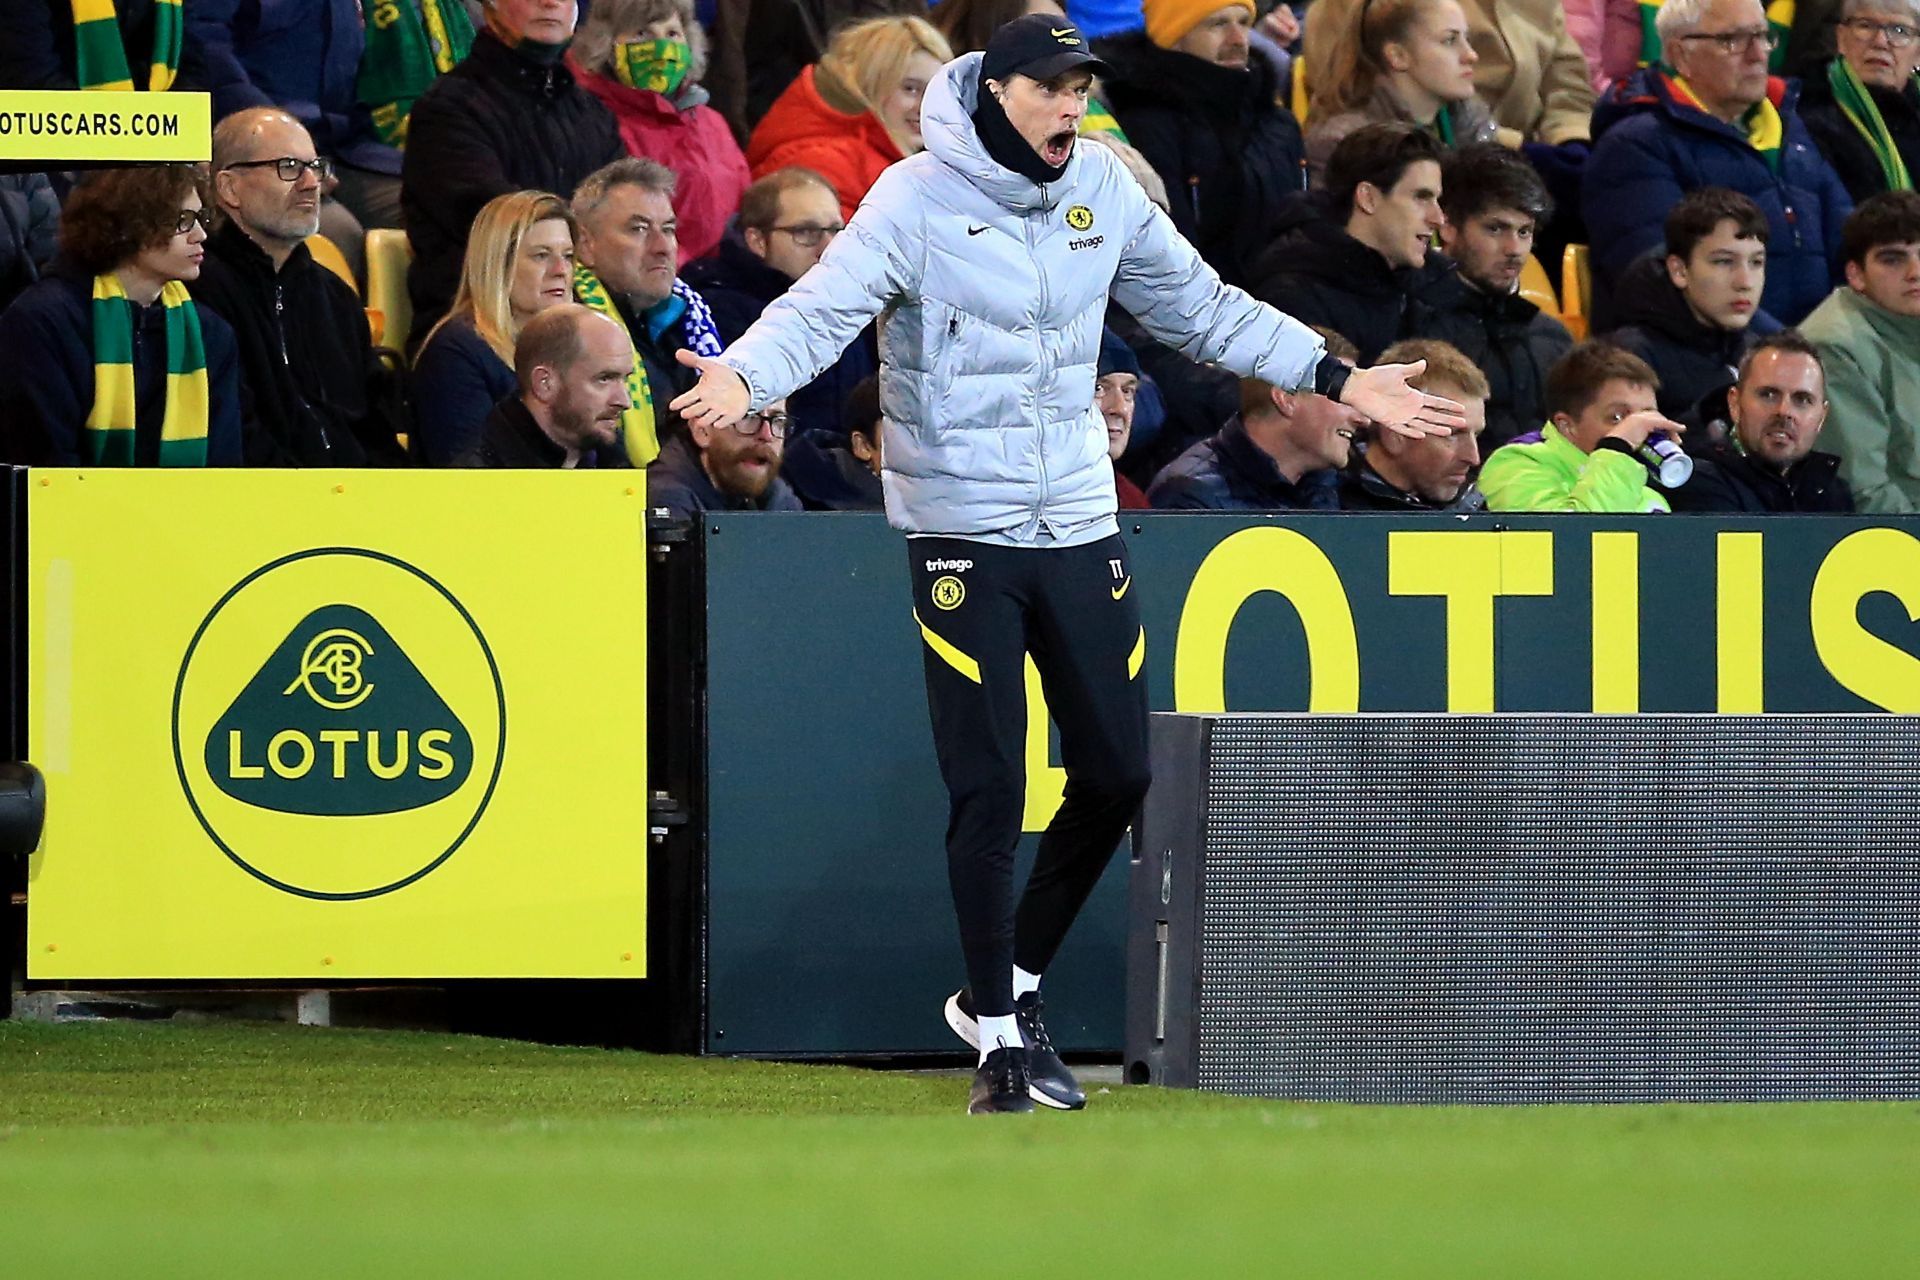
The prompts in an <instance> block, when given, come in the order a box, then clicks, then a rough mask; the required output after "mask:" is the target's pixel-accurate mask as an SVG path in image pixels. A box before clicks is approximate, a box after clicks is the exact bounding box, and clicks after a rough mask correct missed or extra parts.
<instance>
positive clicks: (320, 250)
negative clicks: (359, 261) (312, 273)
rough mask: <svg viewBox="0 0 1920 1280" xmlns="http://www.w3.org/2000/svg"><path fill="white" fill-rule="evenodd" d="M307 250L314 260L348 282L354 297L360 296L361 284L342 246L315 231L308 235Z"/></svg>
mask: <svg viewBox="0 0 1920 1280" xmlns="http://www.w3.org/2000/svg"><path fill="white" fill-rule="evenodd" d="M307 252H308V253H311V254H312V255H313V260H314V261H315V262H317V263H319V264H320V265H321V266H323V267H325V268H326V269H327V270H329V271H331V272H333V274H335V275H336V276H339V277H340V278H341V279H342V280H345V281H346V282H347V288H349V289H351V290H353V295H354V297H356V298H357V297H359V296H360V286H359V285H358V284H356V283H354V279H353V268H352V267H349V266H348V265H347V258H346V255H345V254H343V253H341V252H340V246H338V245H336V244H335V243H334V242H333V241H331V240H329V239H327V238H326V237H325V236H323V235H320V234H318V233H315V234H314V235H310V236H308V237H307Z"/></svg>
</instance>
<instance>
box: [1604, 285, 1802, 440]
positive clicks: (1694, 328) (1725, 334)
mask: <svg viewBox="0 0 1920 1280" xmlns="http://www.w3.org/2000/svg"><path fill="white" fill-rule="evenodd" d="M1614 300H1615V304H1616V312H1617V314H1618V317H1619V320H1620V325H1621V327H1620V328H1618V329H1615V330H1614V331H1613V332H1612V333H1609V334H1607V335H1606V337H1607V340H1608V341H1609V342H1612V343H1614V344H1616V345H1617V346H1621V347H1625V348H1626V349H1627V350H1628V351H1631V352H1633V354H1635V355H1637V356H1639V357H1640V358H1641V359H1642V360H1645V361H1646V362H1647V363H1648V364H1650V365H1652V366H1653V371H1654V372H1655V373H1657V374H1659V375H1660V394H1659V401H1658V402H1659V405H1660V412H1662V413H1664V414H1666V415H1667V416H1668V417H1669V418H1674V419H1677V420H1679V421H1681V422H1685V423H1687V424H1688V425H1692V424H1693V423H1694V422H1696V421H1697V420H1698V414H1697V410H1698V408H1699V406H1700V402H1701V401H1702V400H1704V399H1706V397H1708V396H1709V395H1711V394H1713V393H1714V392H1716V391H1721V390H1724V389H1725V388H1727V387H1730V386H1732V385H1733V382H1734V378H1735V377H1736V376H1737V375H1738V372H1739V365H1740V357H1741V356H1743V355H1745V354H1746V351H1747V344H1748V343H1749V342H1751V341H1753V339H1754V338H1756V337H1760V336H1761V335H1763V334H1769V333H1778V332H1779V331H1780V322H1779V321H1778V320H1775V319H1774V318H1773V317H1772V316H1770V315H1768V314H1767V313H1766V312H1764V311H1756V312H1754V314H1753V319H1752V320H1751V321H1750V322H1748V324H1747V327H1746V328H1745V329H1722V328H1720V327H1719V326H1717V325H1710V324H1704V323H1702V322H1701V321H1700V320H1699V319H1698V318H1696V317H1695V316H1694V314H1693V309H1692V308H1691V307H1689V306H1687V299H1686V295H1685V294H1683V293H1681V292H1680V290H1679V288H1678V287H1677V286H1676V285H1675V284H1674V283H1673V281H1672V280H1671V279H1669V278H1668V276H1667V261H1666V256H1665V255H1664V254H1660V253H1650V254H1647V255H1646V256H1644V257H1642V258H1641V259H1640V260H1639V261H1637V262H1635V263H1634V264H1633V265H1632V266H1631V267H1628V268H1627V273H1626V275H1625V276H1624V277H1622V278H1621V281H1620V288H1619V291H1618V292H1617V293H1616V294H1615V295H1614Z"/></svg>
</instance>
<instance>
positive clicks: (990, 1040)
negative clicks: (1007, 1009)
mask: <svg viewBox="0 0 1920 1280" xmlns="http://www.w3.org/2000/svg"><path fill="white" fill-rule="evenodd" d="M1022 1047H1024V1046H1023V1045H1022V1043H1021V1040H1020V1023H1019V1020H1018V1019H1016V1018H1015V1017H1014V1016H1013V1015H1012V1014H1010V1013H1009V1014H1007V1015H1005V1016H1004V1017H999V1018H981V1019H980V1061H981V1062H985V1061H986V1060H987V1055H988V1054H990V1053H992V1052H993V1051H994V1050H995V1049H1002V1048H1005V1049H1019V1048H1022Z"/></svg>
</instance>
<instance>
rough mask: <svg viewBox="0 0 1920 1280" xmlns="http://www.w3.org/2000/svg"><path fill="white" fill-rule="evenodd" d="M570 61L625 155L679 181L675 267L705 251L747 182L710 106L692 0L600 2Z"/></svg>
mask: <svg viewBox="0 0 1920 1280" xmlns="http://www.w3.org/2000/svg"><path fill="white" fill-rule="evenodd" d="M570 57H571V58H572V61H573V65H574V69H575V71H576V72H577V73H578V74H579V76H580V85H581V87H582V88H584V89H586V90H587V91H588V92H589V93H591V94H593V96H594V97H596V98H598V99H600V101H602V102H604V103H606V105H607V110H609V111H611V112H613V116H614V119H616V120H618V121H619V122H620V138H621V140H622V141H623V142H625V143H626V144H627V150H628V151H630V152H632V153H633V154H634V155H636V156H646V157H647V158H648V159H650V160H658V161H659V162H660V163H661V164H664V165H665V166H667V168H669V169H671V170H673V173H674V176H675V177H676V178H677V179H678V180H679V181H678V182H677V183H676V184H675V186H674V191H673V212H674V215H675V216H676V217H677V218H678V219H679V221H680V265H681V266H683V267H684V266H686V265H687V263H689V262H691V261H692V260H693V259H695V258H699V257H704V256H705V255H707V254H709V253H712V252H713V250H714V247H715V246H716V245H718V244H719V243H720V237H721V235H722V234H723V233H725V231H726V229H727V219H728V218H730V217H732V216H733V211H734V210H735V209H736V208H738V207H739V205H740V197H741V196H743V195H744V194H746V190H747V183H748V181H749V178H748V176H747V158H746V157H745V156H744V155H742V154H741V153H740V144H739V143H737V142H735V141H734V140H733V131H732V130H730V129H729V128H728V127H727V122H726V120H725V119H724V118H723V117H722V116H721V115H720V113H719V112H718V111H715V110H714V109H713V108H712V107H711V106H708V105H707V91H706V88H705V87H704V86H703V85H702V84H701V79H702V77H704V76H705V75H706V71H707V38H706V33H705V32H704V31H702V30H701V28H700V24H699V23H697V22H695V21H694V20H693V0H599V2H598V3H596V4H595V5H594V6H593V7H592V8H591V9H590V10H589V11H588V12H587V16H586V17H585V18H584V19H583V20H582V21H581V23H580V35H579V36H578V38H576V39H575V40H574V42H573V51H572V53H571V55H570Z"/></svg>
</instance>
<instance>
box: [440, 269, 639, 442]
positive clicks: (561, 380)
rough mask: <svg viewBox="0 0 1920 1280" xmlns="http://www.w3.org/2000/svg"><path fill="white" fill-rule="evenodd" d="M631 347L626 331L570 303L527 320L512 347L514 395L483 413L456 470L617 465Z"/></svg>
mask: <svg viewBox="0 0 1920 1280" xmlns="http://www.w3.org/2000/svg"><path fill="white" fill-rule="evenodd" d="M632 363H633V344H632V343H630V342H628V341H627V335H626V331H625V330H623V329H622V328H621V327H620V326H619V325H617V324H615V323H614V322H613V321H611V320H609V319H607V318H606V317H605V316H602V315H598V314H596V313H595V312H594V311H593V310H592V309H591V308H589V307H583V306H580V305H579V304H577V303H572V302H569V303H565V304H562V305H561V306H557V307H549V308H547V309H546V310H545V311H542V312H541V313H540V314H539V315H537V316H535V317H534V318H533V319H531V320H529V321H527V323H526V327H525V328H523V329H521V330H520V338H519V340H518V341H517V342H515V343H514V347H513V374H514V384H515V387H516V389H517V394H515V395H511V396H508V397H507V398H506V399H504V400H502V401H501V402H500V403H499V404H497V405H495V406H494V409H493V412H492V413H491V414H489V415H487V421H486V425H485V426H483V427H482V428H481V429H480V438H479V439H478V440H477V441H475V442H474V444H473V446H472V447H471V448H469V449H468V450H467V451H466V452H464V453H462V454H461V455H460V456H459V457H458V458H456V459H455V460H454V465H455V466H457V467H475V468H489V469H494V470H500V469H510V470H518V471H550V470H556V469H557V470H565V471H571V470H586V469H591V468H594V467H598V466H602V465H611V466H624V465H625V459H624V458H622V457H620V451H619V445H618V441H619V439H620V415H621V414H623V413H625V412H626V410H627V403H628V402H627V370H628V368H629V367H630V366H631V365H632Z"/></svg>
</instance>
